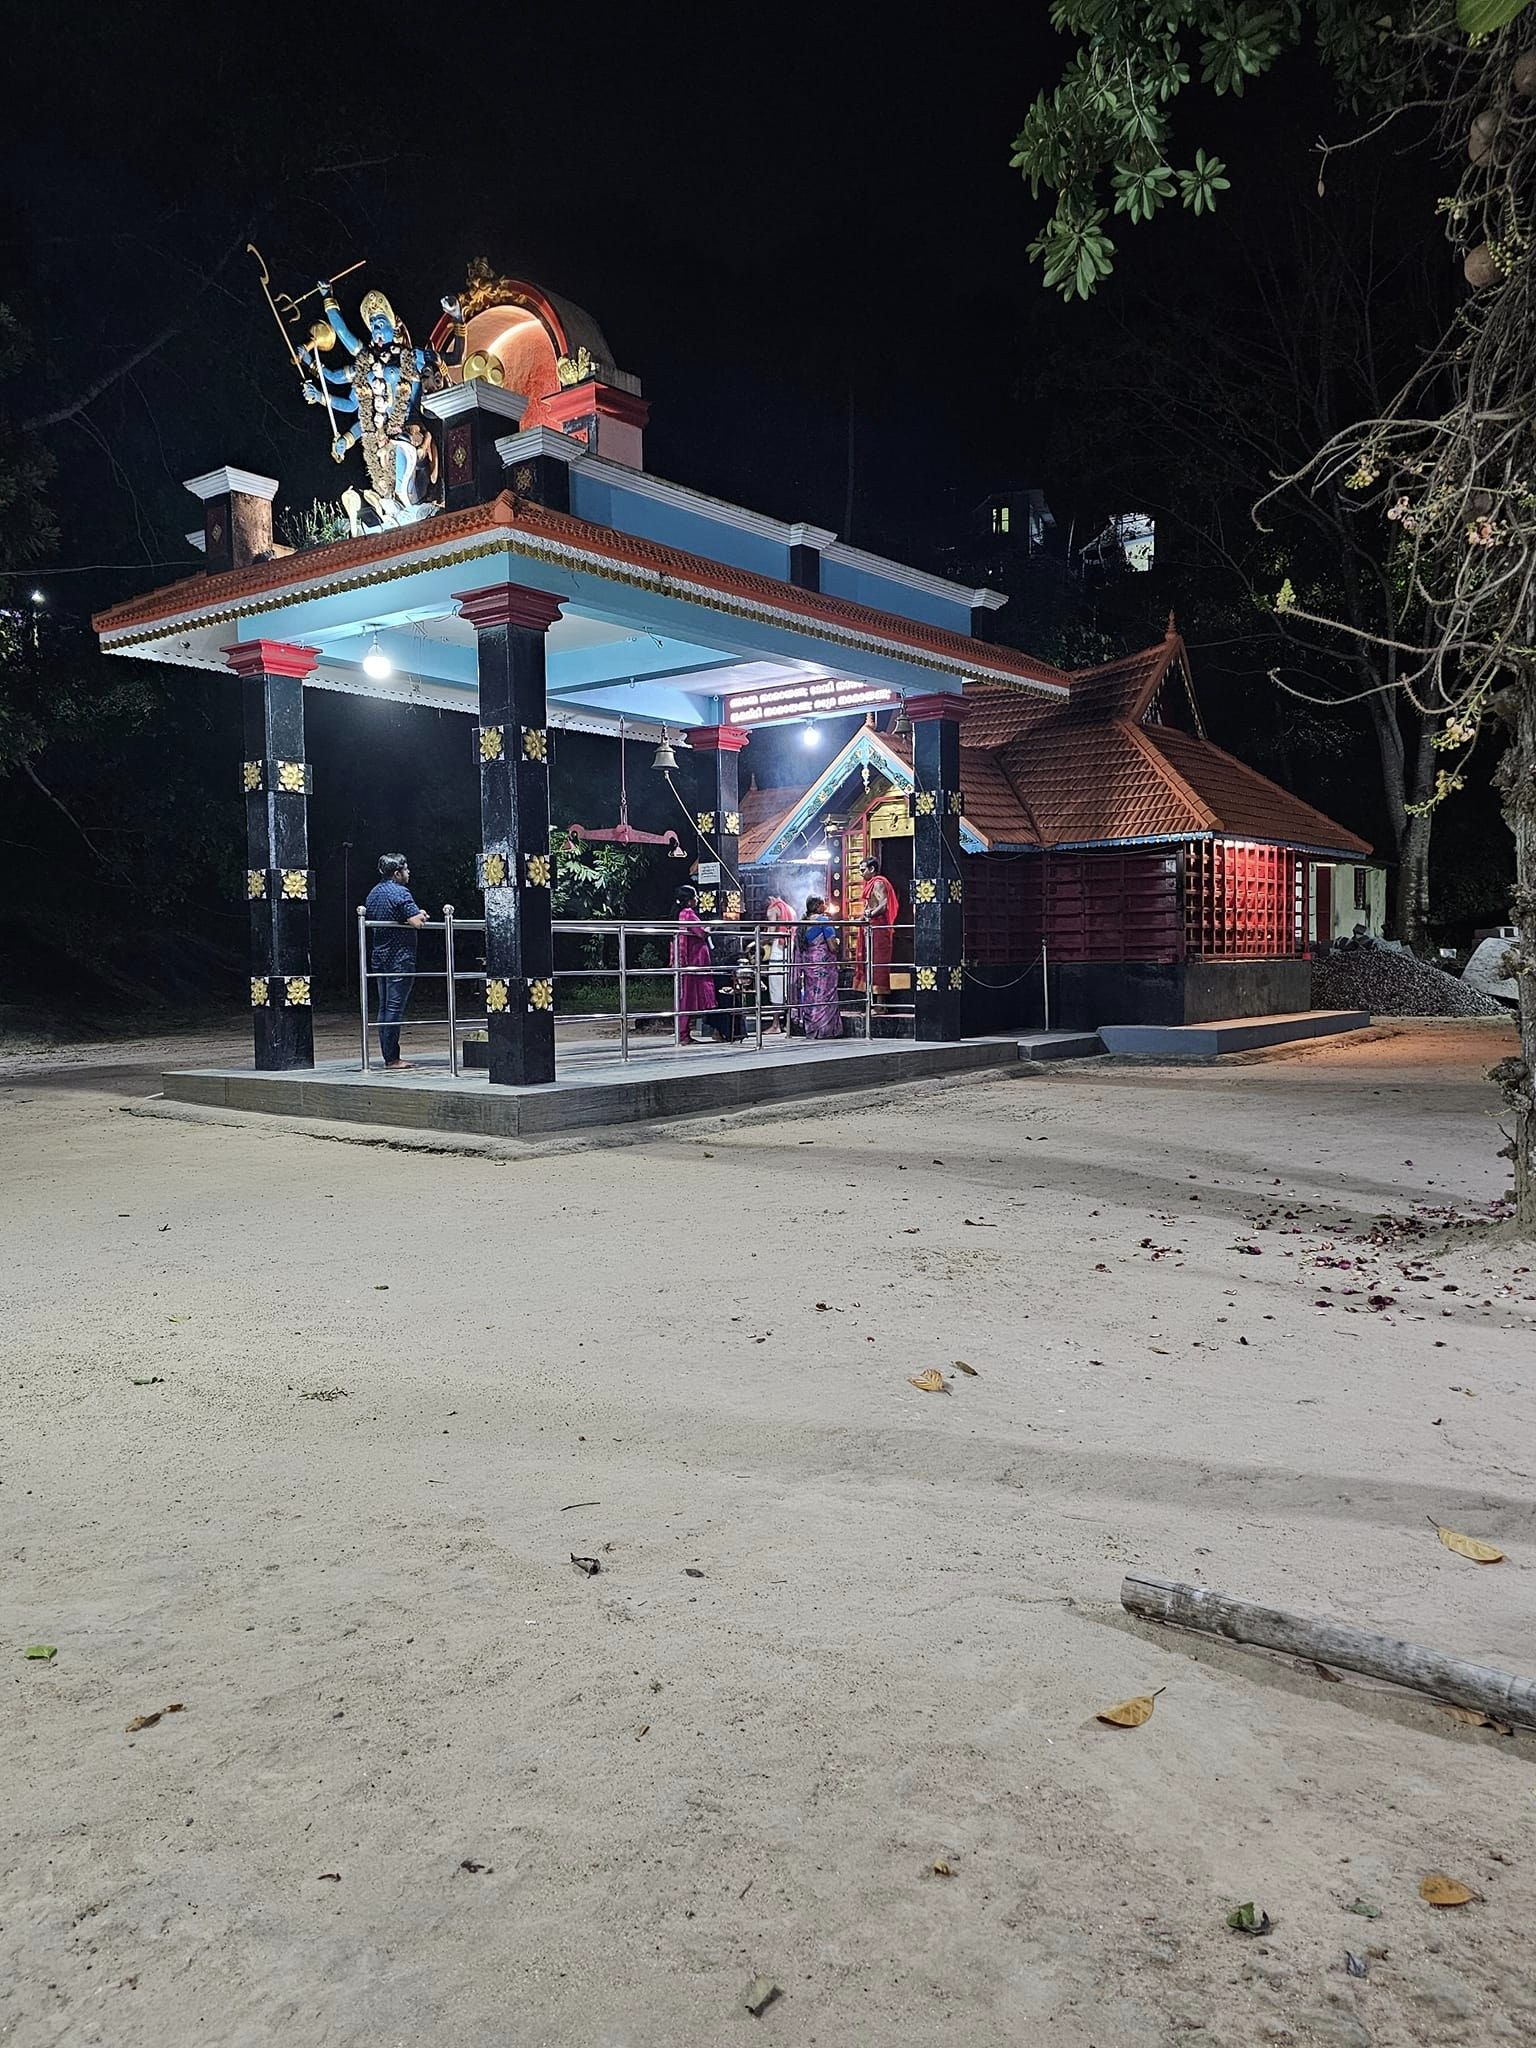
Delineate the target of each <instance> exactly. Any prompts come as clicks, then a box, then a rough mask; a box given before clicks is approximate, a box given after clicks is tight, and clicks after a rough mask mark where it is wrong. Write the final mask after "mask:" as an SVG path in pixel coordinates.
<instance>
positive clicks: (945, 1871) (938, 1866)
mask: <svg viewBox="0 0 1536 2048" xmlns="http://www.w3.org/2000/svg"><path fill="white" fill-rule="evenodd" d="M933 1874H934V1876H935V1877H953V1876H954V1874H955V1866H954V1865H953V1864H952V1863H935V1864H934V1866H933Z"/></svg>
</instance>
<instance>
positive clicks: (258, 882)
mask: <svg viewBox="0 0 1536 2048" xmlns="http://www.w3.org/2000/svg"><path fill="white" fill-rule="evenodd" d="M224 658H225V660H226V661H227V662H228V663H229V666H230V667H231V668H232V669H233V670H234V672H235V674H236V675H237V676H239V677H240V688H241V693H242V702H243V710H244V731H245V758H244V761H243V763H242V767H241V778H240V779H241V788H242V790H243V792H244V795H245V844H246V856H245V869H246V872H245V894H246V901H247V904H248V906H249V909H250V918H251V1019H252V1023H253V1025H254V1040H255V1065H256V1068H257V1071H258V1072H261V1073H282V1072H284V1071H285V1070H286V1069H288V1068H289V1067H312V1066H313V1065H314V1064H315V1026H314V1010H313V1008H312V1006H311V1000H310V967H309V916H310V913H309V906H310V901H311V898H312V896H313V893H314V876H313V874H312V872H311V870H310V865H309V817H308V812H309V793H310V790H311V789H312V787H313V779H312V777H311V774H310V768H309V763H308V762H307V761H306V760H305V758H304V678H305V676H307V675H308V674H309V672H310V670H311V669H312V668H313V667H314V666H315V663H316V661H317V660H318V659H319V657H318V656H317V655H316V653H315V651H314V649H313V648H311V647H290V646H287V645H286V644H285V643H284V642H282V641H280V640H252V641H248V642H247V643H245V644H244V645H243V646H238V647H226V648H225V649H224Z"/></svg>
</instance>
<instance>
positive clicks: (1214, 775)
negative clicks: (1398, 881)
mask: <svg viewBox="0 0 1536 2048" xmlns="http://www.w3.org/2000/svg"><path fill="white" fill-rule="evenodd" d="M1146 739H1147V741H1148V743H1149V744H1150V745H1151V746H1152V747H1153V748H1154V749H1155V750H1156V752H1157V753H1158V754H1160V755H1161V756H1162V758H1163V759H1164V760H1165V761H1166V762H1167V763H1168V764H1169V765H1170V766H1171V767H1172V768H1174V769H1175V770H1176V771H1177V773H1178V774H1179V775H1180V776H1182V778H1183V779H1184V781H1185V782H1186V783H1188V784H1189V786H1190V788H1191V789H1193V790H1194V791H1196V792H1197V794H1198V796H1199V797H1200V799H1201V801H1202V802H1203V803H1205V804H1207V805H1208V806H1209V807H1210V810H1211V812H1212V814H1213V816H1214V817H1215V820H1216V826H1217V829H1218V830H1220V831H1223V832H1230V833H1231V834H1232V835H1233V836H1234V837H1235V838H1239V839H1281V840H1285V841H1287V842H1288V843H1289V844H1291V845H1294V846H1315V847H1323V848H1326V849H1327V850H1328V851H1329V852H1330V853H1369V852H1370V850H1371V849H1370V845H1369V843H1368V842H1367V841H1366V840H1364V839H1360V838H1358V837H1357V836H1356V835H1355V834H1354V833H1353V832H1348V831H1346V830H1345V828H1344V827H1343V826H1342V825H1336V824H1335V823H1334V821H1333V819H1332V818H1329V817H1325V816H1324V814H1323V813H1322V812H1321V811H1315V810H1314V809H1313V808H1312V806H1311V805H1310V804H1308V803H1303V802H1302V800H1301V798H1300V797H1299V796H1292V795H1291V793H1290V791H1289V790H1288V789H1281V788H1280V787H1279V785H1278V784H1277V783H1273V782H1271V781H1270V780H1269V779H1268V777H1267V776H1264V775H1259V774H1257V773H1256V772H1255V771H1254V770H1253V769H1252V768H1247V767H1245V766H1244V765H1243V763H1242V762H1241V761H1237V760H1234V759H1233V757H1232V756H1231V755H1230V754H1226V753H1223V752H1222V750H1221V748H1220V747H1213V746H1212V745H1211V743H1210V741H1209V740H1198V739H1195V738H1194V737H1193V736H1192V735H1191V734H1189V733H1185V732H1179V731H1177V730H1176V729H1175V728H1174V727H1172V726H1167V725H1154V726H1148V727H1147V728H1146Z"/></svg>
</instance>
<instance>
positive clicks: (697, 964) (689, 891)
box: [672, 885, 720, 1045]
mask: <svg viewBox="0 0 1536 2048" xmlns="http://www.w3.org/2000/svg"><path fill="white" fill-rule="evenodd" d="M698 902H699V892H698V891H697V889H693V888H689V887H688V886H687V885H685V886H684V887H683V888H681V889H679V890H678V892H677V921H678V923H679V924H680V925H681V926H682V927H683V929H682V930H681V931H680V932H679V933H678V934H677V936H676V938H674V939H673V941H672V965H673V967H674V968H675V969H676V970H677V1042H678V1044H679V1045H702V1044H703V1042H704V1041H703V1040H702V1039H700V1038H695V1037H694V1036H693V1027H694V1023H695V1020H696V1019H698V1018H699V1017H701V1016H705V1017H707V1016H711V1015H713V1013H714V1012H715V1011H716V1010H717V1009H718V1008H719V1007H720V1003H719V998H718V997H717V996H716V994H715V977H714V976H713V975H712V974H711V973H710V971H709V965H710V950H709V933H708V932H707V931H706V930H705V929H704V920H703V918H702V917H700V915H699V911H698Z"/></svg>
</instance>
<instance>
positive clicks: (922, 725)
mask: <svg viewBox="0 0 1536 2048" xmlns="http://www.w3.org/2000/svg"><path fill="white" fill-rule="evenodd" d="M965 708H966V707H965V702H964V700H963V699H962V698H960V697H941V696H931V697H909V698H908V699H907V715H908V717H909V718H910V719H911V720H912V773H913V790H912V915H913V922H914V924H915V925H916V927H917V933H916V945H915V947H914V961H915V967H916V973H915V980H916V984H917V987H916V1004H915V1007H916V1012H917V1015H916V1032H917V1036H918V1037H919V1038H920V1039H927V1040H930V1041H934V1040H939V1041H942V1040H945V1039H958V1038H959V1037H960V1035H961V1028H960V1019H961V1005H962V1002H963V999H964V991H965V966H964V956H965V888H964V880H963V877H964V868H963V865H962V858H961V852H960V721H961V719H962V718H963V717H964V715H965Z"/></svg>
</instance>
